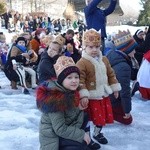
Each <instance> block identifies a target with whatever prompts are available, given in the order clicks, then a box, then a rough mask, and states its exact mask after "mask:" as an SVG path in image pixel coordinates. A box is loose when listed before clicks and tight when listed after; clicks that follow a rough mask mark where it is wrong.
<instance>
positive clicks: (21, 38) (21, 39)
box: [16, 37, 27, 45]
mask: <svg viewBox="0 0 150 150" xmlns="http://www.w3.org/2000/svg"><path fill="white" fill-rule="evenodd" d="M19 41H24V42H25V45H26V44H27V41H26V39H25V38H24V37H18V38H17V39H16V44H17V43H18V42H19Z"/></svg>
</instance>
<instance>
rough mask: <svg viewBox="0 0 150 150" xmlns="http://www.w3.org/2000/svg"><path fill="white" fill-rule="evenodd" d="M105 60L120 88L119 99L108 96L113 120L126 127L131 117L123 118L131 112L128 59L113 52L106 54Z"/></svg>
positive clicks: (119, 53) (124, 55) (120, 53)
mask: <svg viewBox="0 0 150 150" xmlns="http://www.w3.org/2000/svg"><path fill="white" fill-rule="evenodd" d="M107 58H108V59H109V61H110V64H111V66H112V68H113V69H114V71H115V74H116V77H117V80H118V81H119V83H120V84H121V87H122V90H121V91H120V95H119V98H117V99H116V98H115V97H114V96H113V95H111V96H110V99H111V103H112V108H113V115H114V120H116V121H118V122H121V123H123V124H126V125H128V124H130V123H131V122H132V116H131V115H130V117H129V118H128V119H127V118H125V114H130V111H131V94H130V78H131V66H130V63H129V59H128V56H127V55H126V54H125V53H123V52H121V51H113V50H112V51H110V52H109V53H108V54H107Z"/></svg>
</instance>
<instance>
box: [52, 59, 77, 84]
mask: <svg viewBox="0 0 150 150" xmlns="http://www.w3.org/2000/svg"><path fill="white" fill-rule="evenodd" d="M54 69H55V72H56V75H57V82H58V83H59V84H62V82H63V80H64V79H65V78H66V77H67V76H68V75H69V74H71V73H73V72H76V73H78V74H79V75H80V71H79V69H78V68H77V67H76V65H75V63H74V61H73V59H72V58H71V57H67V56H60V57H59V58H58V59H57V61H56V64H54Z"/></svg>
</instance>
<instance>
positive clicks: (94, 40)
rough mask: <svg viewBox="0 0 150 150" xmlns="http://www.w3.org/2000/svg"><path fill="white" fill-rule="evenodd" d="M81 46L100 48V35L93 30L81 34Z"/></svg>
mask: <svg viewBox="0 0 150 150" xmlns="http://www.w3.org/2000/svg"><path fill="white" fill-rule="evenodd" d="M82 44H83V46H87V45H93V46H100V45H101V34H100V33H99V32H97V31H96V30H95V29H89V30H87V31H85V32H84V33H83V38H82Z"/></svg>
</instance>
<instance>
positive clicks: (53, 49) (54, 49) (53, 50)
mask: <svg viewBox="0 0 150 150" xmlns="http://www.w3.org/2000/svg"><path fill="white" fill-rule="evenodd" d="M59 49H60V45H59V44H55V43H51V44H50V46H49V48H48V50H47V53H48V55H49V56H50V57H54V56H56V55H58V54H59Z"/></svg>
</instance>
